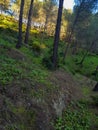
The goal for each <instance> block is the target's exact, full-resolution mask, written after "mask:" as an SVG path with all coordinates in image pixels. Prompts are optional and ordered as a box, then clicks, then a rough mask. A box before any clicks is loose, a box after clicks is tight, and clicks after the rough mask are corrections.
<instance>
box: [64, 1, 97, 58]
mask: <svg viewBox="0 0 98 130" xmlns="http://www.w3.org/2000/svg"><path fill="white" fill-rule="evenodd" d="M97 2H98V0H75V6H74V10H73V11H74V12H73V13H74V20H73V24H72V25H71V29H70V33H69V34H68V37H67V43H68V44H67V46H66V49H65V52H64V58H63V61H64V59H65V58H66V55H67V52H68V49H69V47H70V45H71V41H72V38H73V35H74V32H75V31H76V30H77V29H78V30H79V29H80V28H79V27H78V28H76V26H77V24H81V23H82V25H84V22H85V23H87V22H88V21H89V16H90V15H91V13H92V12H93V11H94V9H95V7H96V4H97ZM78 34H81V32H80V33H78ZM76 43H77V42H76Z"/></svg>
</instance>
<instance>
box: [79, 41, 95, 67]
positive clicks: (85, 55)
mask: <svg viewBox="0 0 98 130" xmlns="http://www.w3.org/2000/svg"><path fill="white" fill-rule="evenodd" d="M95 41H96V40H94V41H93V42H92V44H91V45H90V47H89V48H88V50H87V51H86V53H85V54H84V56H83V58H82V60H81V61H80V63H79V64H81V65H82V64H83V62H84V60H85V58H86V57H87V55H88V52H89V51H90V50H91V49H92V46H93V45H94V44H95Z"/></svg>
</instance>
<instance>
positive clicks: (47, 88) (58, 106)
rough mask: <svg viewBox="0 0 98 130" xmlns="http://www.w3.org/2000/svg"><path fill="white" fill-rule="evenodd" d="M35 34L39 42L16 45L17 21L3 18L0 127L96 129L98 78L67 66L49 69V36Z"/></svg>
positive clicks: (19, 129) (3, 129)
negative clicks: (46, 60) (46, 62)
mask: <svg viewBox="0 0 98 130" xmlns="http://www.w3.org/2000/svg"><path fill="white" fill-rule="evenodd" d="M10 20H12V22H10ZM24 28H25V26H24ZM31 36H33V37H34V36H35V37H34V38H33V41H32V39H31V40H30V42H31V43H35V44H33V45H32V46H31V47H29V48H28V47H27V46H25V45H23V46H22V48H21V49H16V48H15V44H16V42H17V21H15V20H14V19H12V18H10V17H3V16H2V17H0V130H63V129H66V130H68V129H70V130H71V129H72V130H74V129H77V130H92V129H93V130H97V129H98V111H97V108H98V98H95V95H97V96H96V97H98V93H96V94H95V93H94V92H92V89H93V87H94V85H95V84H96V81H94V80H91V79H90V78H87V77H85V76H82V75H81V73H80V74H74V75H73V74H72V73H71V72H70V69H65V68H67V67H66V66H63V67H59V68H58V70H56V71H52V70H49V69H47V68H46V67H45V65H43V64H42V58H43V55H44V54H46V51H47V49H48V48H47V45H46V44H45V43H46V42H47V41H48V40H46V41H45V43H43V44H42V45H40V44H38V43H39V40H40V39H39V36H40V33H38V31H37V30H32V31H31ZM50 39H52V38H50ZM52 40H53V39H52ZM52 40H51V41H52ZM51 41H49V42H51ZM45 49H46V50H45ZM40 51H41V52H40ZM94 64H95V65H96V64H97V63H94ZM91 97H93V98H91ZM94 98H95V99H96V100H95V99H94ZM92 99H94V100H92ZM79 119H80V120H79ZM91 122H92V123H91Z"/></svg>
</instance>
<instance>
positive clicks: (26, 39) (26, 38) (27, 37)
mask: <svg viewBox="0 0 98 130" xmlns="http://www.w3.org/2000/svg"><path fill="white" fill-rule="evenodd" d="M33 2H34V0H31V3H30V9H29V14H28V23H27V28H26V34H25V40H24V43H26V44H28V39H29V31H30V28H31V21H32V13H33Z"/></svg>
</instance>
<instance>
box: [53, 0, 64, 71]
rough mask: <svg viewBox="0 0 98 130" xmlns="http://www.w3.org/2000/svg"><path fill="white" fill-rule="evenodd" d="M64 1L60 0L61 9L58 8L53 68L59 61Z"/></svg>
mask: <svg viewBox="0 0 98 130" xmlns="http://www.w3.org/2000/svg"><path fill="white" fill-rule="evenodd" d="M63 2H64V0H59V9H58V17H57V23H56V29H55V36H54V45H53V56H52V63H53V69H56V67H57V61H58V44H59V37H60V28H61V18H62V10H63Z"/></svg>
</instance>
